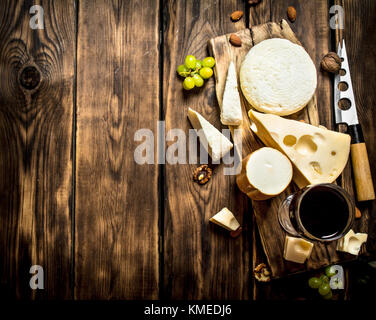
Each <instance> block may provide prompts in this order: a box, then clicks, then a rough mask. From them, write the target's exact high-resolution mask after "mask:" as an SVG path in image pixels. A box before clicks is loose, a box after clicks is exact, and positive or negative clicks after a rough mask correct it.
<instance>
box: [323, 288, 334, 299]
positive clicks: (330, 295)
mask: <svg viewBox="0 0 376 320" xmlns="http://www.w3.org/2000/svg"><path fill="white" fill-rule="evenodd" d="M323 298H324V299H325V300H330V299H331V298H333V293H332V290H330V291H329V292H328V293H327V294H326V295H325V296H323Z"/></svg>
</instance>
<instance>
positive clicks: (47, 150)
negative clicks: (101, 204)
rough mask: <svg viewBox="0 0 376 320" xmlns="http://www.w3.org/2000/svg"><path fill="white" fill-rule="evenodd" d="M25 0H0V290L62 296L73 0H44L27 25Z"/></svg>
mask: <svg viewBox="0 0 376 320" xmlns="http://www.w3.org/2000/svg"><path fill="white" fill-rule="evenodd" d="M33 5H34V3H33V2H32V1H3V2H2V4H1V6H0V16H1V17H2V18H1V21H0V39H1V42H0V61H1V80H0V149H1V150H2V152H0V257H1V263H0V275H1V280H0V281H1V286H0V297H2V298H8V299H9V298H22V299H30V298H35V299H39V298H42V299H44V298H53V299H55V298H60V299H63V298H65V299H69V298H71V281H70V269H71V262H72V257H71V244H72V242H71V235H72V231H71V214H72V212H71V208H72V207H71V196H72V153H71V150H72V115H73V110H74V103H73V92H74V62H75V49H74V48H75V8H74V2H73V1H64V0H61V1H60V0H59V1H53V2H52V1H44V2H43V3H42V4H41V6H42V8H43V10H44V29H32V28H31V27H30V24H29V22H30V19H31V18H32V17H33V16H34V15H35V13H34V14H30V13H29V10H30V8H31V6H33ZM38 13H41V11H40V9H38ZM39 22H41V21H39ZM26 68H28V69H26ZM22 84H23V85H22ZM32 265H40V266H42V267H43V270H44V290H32V289H31V288H30V286H29V280H30V278H31V276H32V275H31V274H30V273H29V270H30V267H31V266H32ZM39 274H40V272H39Z"/></svg>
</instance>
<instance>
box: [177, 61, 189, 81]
mask: <svg viewBox="0 0 376 320" xmlns="http://www.w3.org/2000/svg"><path fill="white" fill-rule="evenodd" d="M176 71H177V73H178V74H179V76H182V77H184V78H185V77H188V75H189V69H188V68H187V67H186V66H185V65H184V64H181V65H180V66H179V67H178V68H177V69H176Z"/></svg>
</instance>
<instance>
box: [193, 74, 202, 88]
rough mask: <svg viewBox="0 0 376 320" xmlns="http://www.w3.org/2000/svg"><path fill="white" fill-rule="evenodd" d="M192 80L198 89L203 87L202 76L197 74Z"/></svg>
mask: <svg viewBox="0 0 376 320" xmlns="http://www.w3.org/2000/svg"><path fill="white" fill-rule="evenodd" d="M192 78H193V81H194V82H195V85H196V87H202V86H203V85H204V79H202V78H201V76H200V75H198V74H195V75H194V76H193V77H192Z"/></svg>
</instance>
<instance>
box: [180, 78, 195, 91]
mask: <svg viewBox="0 0 376 320" xmlns="http://www.w3.org/2000/svg"><path fill="white" fill-rule="evenodd" d="M194 87H195V81H194V80H193V78H192V77H186V78H185V79H184V81H183V88H184V89H185V90H191V89H193V88H194Z"/></svg>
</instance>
